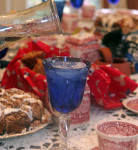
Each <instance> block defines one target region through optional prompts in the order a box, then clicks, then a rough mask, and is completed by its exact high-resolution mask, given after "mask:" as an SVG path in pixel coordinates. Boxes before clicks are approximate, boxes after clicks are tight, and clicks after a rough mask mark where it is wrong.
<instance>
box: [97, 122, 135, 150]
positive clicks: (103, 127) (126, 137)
mask: <svg viewBox="0 0 138 150" xmlns="http://www.w3.org/2000/svg"><path fill="white" fill-rule="evenodd" d="M96 132H97V137H98V146H99V150H136V149H137V140H138V126H137V125H134V124H131V123H128V122H123V121H108V122H102V123H99V124H98V125H97V127H96Z"/></svg>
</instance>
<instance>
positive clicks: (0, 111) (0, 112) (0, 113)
mask: <svg viewBox="0 0 138 150" xmlns="http://www.w3.org/2000/svg"><path fill="white" fill-rule="evenodd" d="M1 115H2V109H1V108H0V117H1Z"/></svg>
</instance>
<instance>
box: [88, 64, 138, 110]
mask: <svg viewBox="0 0 138 150" xmlns="http://www.w3.org/2000/svg"><path fill="white" fill-rule="evenodd" d="M88 85H89V87H90V90H91V94H92V96H93V97H94V101H95V103H96V104H99V105H101V106H103V107H104V108H105V109H115V108H119V107H122V103H121V101H120V100H121V99H122V98H125V97H126V96H128V95H129V94H130V93H132V92H133V91H134V90H135V89H136V88H137V87H138V84H137V83H136V82H135V81H133V80H132V79H130V78H129V77H128V76H126V75H125V74H123V73H122V72H120V71H119V70H118V69H116V68H113V67H112V66H111V65H101V66H97V65H94V64H93V65H92V67H91V70H90V75H89V79H88Z"/></svg>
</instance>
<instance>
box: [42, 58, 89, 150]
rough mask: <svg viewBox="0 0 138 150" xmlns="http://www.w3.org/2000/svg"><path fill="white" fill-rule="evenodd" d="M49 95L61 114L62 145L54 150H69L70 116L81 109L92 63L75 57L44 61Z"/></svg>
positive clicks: (52, 104) (54, 106) (53, 105)
mask: <svg viewBox="0 0 138 150" xmlns="http://www.w3.org/2000/svg"><path fill="white" fill-rule="evenodd" d="M43 66H44V68H45V74H46V79H47V85H48V94H49V99H50V102H51V106H52V107H53V109H55V110H56V111H58V112H60V113H61V116H60V118H59V129H60V132H61V145H60V147H58V148H53V149H54V150H55V149H56V150H68V147H67V135H68V131H69V127H70V117H69V116H68V114H69V113H70V112H72V111H73V110H75V109H76V108H78V107H79V105H80V103H81V101H82V98H83V94H84V87H85V83H86V79H87V74H88V71H89V68H90V66H91V63H90V62H89V61H86V60H83V59H80V58H75V57H53V58H47V59H45V60H44V61H43Z"/></svg>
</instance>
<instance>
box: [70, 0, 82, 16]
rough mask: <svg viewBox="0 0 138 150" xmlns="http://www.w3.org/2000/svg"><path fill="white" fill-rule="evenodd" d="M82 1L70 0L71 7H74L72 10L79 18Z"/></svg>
mask: <svg viewBox="0 0 138 150" xmlns="http://www.w3.org/2000/svg"><path fill="white" fill-rule="evenodd" d="M83 1H84V0H70V3H71V6H72V8H75V9H73V11H74V12H75V13H76V14H77V15H78V17H79V18H80V16H81V10H80V8H81V6H82V5H83Z"/></svg>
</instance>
